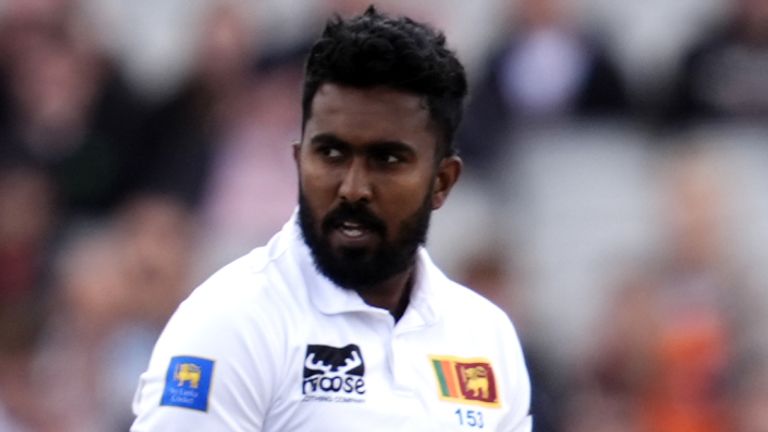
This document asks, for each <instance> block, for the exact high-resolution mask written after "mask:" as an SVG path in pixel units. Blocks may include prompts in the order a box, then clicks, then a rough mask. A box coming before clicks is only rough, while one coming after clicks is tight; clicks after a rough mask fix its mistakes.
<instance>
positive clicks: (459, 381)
mask: <svg viewBox="0 0 768 432" xmlns="http://www.w3.org/2000/svg"><path fill="white" fill-rule="evenodd" d="M429 359H430V360H431V361H432V367H433V368H434V369H435V376H436V377H437V383H438V391H439V392H440V398H441V399H443V400H448V401H452V402H460V403H471V404H478V405H485V406H491V407H498V406H499V405H500V404H499V395H498V390H497V388H496V378H495V376H494V375H493V368H492V367H491V363H490V362H489V361H488V360H486V359H477V358H472V359H462V358H458V357H450V356H430V357H429Z"/></svg>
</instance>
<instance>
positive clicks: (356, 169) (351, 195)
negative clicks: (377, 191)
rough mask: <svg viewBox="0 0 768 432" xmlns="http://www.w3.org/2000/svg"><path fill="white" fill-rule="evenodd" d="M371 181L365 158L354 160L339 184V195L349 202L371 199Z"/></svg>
mask: <svg viewBox="0 0 768 432" xmlns="http://www.w3.org/2000/svg"><path fill="white" fill-rule="evenodd" d="M371 194H372V190H371V182H370V177H369V173H368V169H367V166H366V163H365V159H364V158H359V157H356V158H354V159H353V160H352V162H351V163H350V164H349V167H348V168H347V171H346V172H345V173H344V178H343V179H342V181H341V185H340V186H339V197H340V198H341V199H342V200H344V201H348V202H358V201H364V202H369V201H370V200H371Z"/></svg>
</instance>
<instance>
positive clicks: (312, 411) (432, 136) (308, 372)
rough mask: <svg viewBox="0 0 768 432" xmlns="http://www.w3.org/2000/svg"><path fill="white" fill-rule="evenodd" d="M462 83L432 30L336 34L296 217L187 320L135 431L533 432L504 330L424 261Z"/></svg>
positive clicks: (510, 336)
mask: <svg viewBox="0 0 768 432" xmlns="http://www.w3.org/2000/svg"><path fill="white" fill-rule="evenodd" d="M466 87H467V84H466V78H465V74H464V70H463V67H462V66H461V64H460V63H459V62H458V60H457V59H456V57H455V56H454V54H453V53H452V52H450V51H449V50H448V49H447V48H446V47H445V41H444V37H443V36H442V35H441V34H438V33H436V32H435V31H434V30H432V29H430V28H429V27H427V26H425V25H422V24H418V23H415V22H413V21H411V20H409V19H407V18H398V19H395V18H391V17H388V16H386V15H382V14H380V13H378V12H377V11H376V10H374V9H373V8H369V9H368V10H367V11H366V12H365V13H364V14H363V15H361V16H358V17H355V18H352V19H349V20H342V19H339V18H337V19H335V20H332V21H331V22H329V23H328V25H327V26H326V29H325V31H324V33H323V35H322V36H321V38H320V39H319V40H318V41H317V43H316V44H315V45H314V46H313V48H312V50H311V52H310V55H309V58H308V61H307V66H306V77H305V83H304V96H303V132H302V140H301V142H300V143H297V144H296V145H295V146H294V149H293V150H294V158H295V160H296V166H297V168H298V172H299V185H300V188H299V189H300V190H299V207H298V211H297V212H296V214H295V216H294V217H293V218H292V219H291V220H290V221H289V222H288V223H287V224H286V225H285V226H284V227H283V229H282V231H280V233H278V234H277V235H276V236H275V237H274V238H273V239H272V240H271V241H270V242H269V243H268V244H267V245H266V246H265V247H261V248H257V249H255V250H254V251H253V252H251V253H250V254H248V255H246V256H245V257H243V258H241V259H239V260H237V261H235V262H234V263H232V264H230V265H229V266H227V267H225V268H224V269H222V270H221V271H219V272H218V273H216V274H215V275H214V276H213V277H211V278H210V279H209V280H208V281H206V282H205V283H203V285H202V286H200V287H199V288H197V289H196V290H195V291H194V293H193V294H192V295H191V296H190V297H189V299H187V300H186V301H185V302H184V303H183V304H182V305H181V306H180V307H179V309H178V310H177V311H176V313H175V314H174V316H173V317H172V318H171V320H170V322H169V323H168V325H167V327H166V329H165V330H164V332H163V334H162V336H161V337H160V339H159V341H158V343H157V346H156V347H155V350H154V353H153V355H152V359H151V361H150V364H149V368H148V370H147V372H146V373H144V374H143V375H142V377H141V380H140V384H139V389H138V391H137V394H136V399H135V402H134V410H135V412H136V414H137V415H138V417H137V419H136V421H135V423H134V425H133V428H132V430H133V431H136V432H139V431H169V430H179V431H187V430H190V431H361V430H365V431H394V430H409V431H411V430H412V431H448V430H474V429H485V430H500V431H515V432H518V431H530V428H531V420H530V417H529V416H528V404H529V399H530V387H529V383H528V375H527V372H526V369H525V365H524V362H523V356H522V352H521V350H520V345H519V342H518V339H517V336H516V334H515V331H514V329H513V327H512V325H511V323H510V322H509V320H508V319H507V317H506V315H505V314H504V313H503V312H501V310H500V309H498V308H496V307H495V306H493V305H492V304H491V303H490V302H488V301H487V300H485V299H483V298H482V297H480V296H478V295H477V294H474V293H473V292H472V291H470V290H468V289H466V288H464V287H461V286H459V285H458V284H456V283H454V282H452V281H450V280H449V279H447V278H446V277H445V276H444V275H443V274H442V273H441V272H440V271H439V270H438V269H437V268H436V267H435V266H434V264H432V262H431V261H430V259H429V256H428V254H427V252H426V251H425V250H424V248H423V247H422V245H423V244H424V242H425V237H426V232H427V227H428V225H429V217H430V213H431V211H432V210H435V209H438V208H439V207H441V206H442V205H443V203H444V202H445V199H446V198H447V196H448V193H449V192H450V190H451V187H452V186H453V185H454V183H455V182H456V180H457V179H458V177H459V173H460V171H461V160H460V159H459V158H458V157H457V156H456V154H455V150H454V149H453V147H452V139H453V134H454V131H455V130H456V127H457V125H458V122H459V119H460V117H461V104H462V101H463V98H464V96H465V95H466Z"/></svg>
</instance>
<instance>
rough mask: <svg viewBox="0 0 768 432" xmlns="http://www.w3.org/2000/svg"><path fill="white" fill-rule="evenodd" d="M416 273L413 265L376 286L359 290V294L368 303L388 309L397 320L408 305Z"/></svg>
mask: <svg viewBox="0 0 768 432" xmlns="http://www.w3.org/2000/svg"><path fill="white" fill-rule="evenodd" d="M414 273H415V268H414V267H411V268H409V269H408V270H406V271H404V272H402V273H398V274H396V275H395V276H392V277H391V278H389V279H387V280H386V281H384V282H382V283H380V284H377V285H376V286H372V287H367V288H365V289H361V290H358V294H360V297H362V298H363V301H365V303H367V304H368V305H370V306H374V307H379V308H382V309H386V310H388V311H389V313H390V314H392V316H393V317H394V318H395V321H396V322H397V321H398V320H400V318H401V317H402V316H403V314H404V313H405V309H406V308H407V307H408V302H409V300H410V297H411V291H412V289H413V280H414V277H413V276H414Z"/></svg>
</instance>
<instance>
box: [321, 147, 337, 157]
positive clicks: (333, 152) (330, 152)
mask: <svg viewBox="0 0 768 432" xmlns="http://www.w3.org/2000/svg"><path fill="white" fill-rule="evenodd" d="M319 151H320V154H321V155H323V156H325V157H326V158H329V159H339V158H340V157H341V156H342V153H341V150H339V149H337V148H335V147H324V148H321V149H320V150H319Z"/></svg>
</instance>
